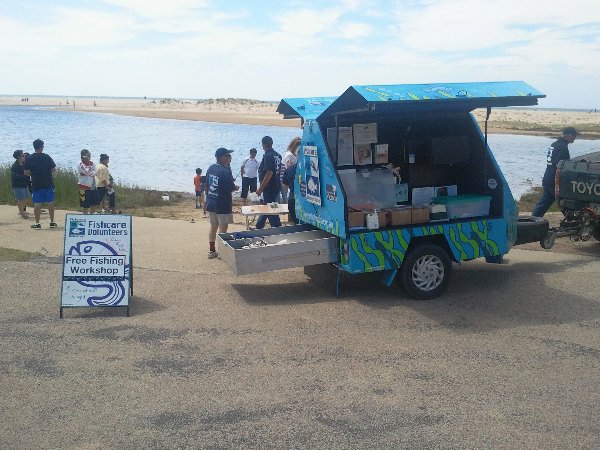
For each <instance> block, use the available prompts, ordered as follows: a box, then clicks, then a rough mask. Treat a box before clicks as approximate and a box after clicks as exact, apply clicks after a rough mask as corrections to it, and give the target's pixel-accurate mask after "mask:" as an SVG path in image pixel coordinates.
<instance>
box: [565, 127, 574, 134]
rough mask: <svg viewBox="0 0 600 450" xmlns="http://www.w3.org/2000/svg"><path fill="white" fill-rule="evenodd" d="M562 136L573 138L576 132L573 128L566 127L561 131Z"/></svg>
mask: <svg viewBox="0 0 600 450" xmlns="http://www.w3.org/2000/svg"><path fill="white" fill-rule="evenodd" d="M563 134H570V135H573V136H577V130H576V129H575V128H573V127H567V128H565V129H564V130H563Z"/></svg>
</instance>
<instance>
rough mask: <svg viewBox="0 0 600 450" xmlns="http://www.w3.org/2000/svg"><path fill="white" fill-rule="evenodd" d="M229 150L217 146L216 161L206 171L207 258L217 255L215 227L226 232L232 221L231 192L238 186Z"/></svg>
mask: <svg viewBox="0 0 600 450" xmlns="http://www.w3.org/2000/svg"><path fill="white" fill-rule="evenodd" d="M231 152H233V150H227V149H226V148H223V147H221V148H218V149H217V151H216V152H215V158H216V159H217V163H216V164H213V165H212V166H210V167H209V168H208V170H207V171H206V210H207V211H208V217H209V220H210V231H209V232H208V244H209V251H208V258H209V259H212V258H216V257H217V256H219V254H218V253H217V249H216V247H215V241H216V239H217V229H218V230H219V233H226V232H227V227H228V226H229V224H230V223H233V210H232V203H233V202H232V198H231V193H232V192H233V191H237V190H238V189H239V187H238V186H236V185H235V183H234V182H233V174H232V173H231Z"/></svg>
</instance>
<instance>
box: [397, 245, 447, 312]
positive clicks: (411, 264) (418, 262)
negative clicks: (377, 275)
mask: <svg viewBox="0 0 600 450" xmlns="http://www.w3.org/2000/svg"><path fill="white" fill-rule="evenodd" d="M451 273H452V261H450V258H449V257H448V254H447V253H446V251H445V250H444V249H443V248H441V247H440V246H438V245H435V244H422V245H419V246H417V247H415V248H413V249H412V251H411V252H410V253H409V254H408V255H407V256H406V257H405V258H404V261H403V263H402V266H401V267H400V272H399V273H398V282H399V283H400V285H401V286H402V287H403V288H404V290H405V291H406V293H407V294H408V295H410V296H411V297H413V298H415V299H417V300H429V299H432V298H436V297H438V296H439V295H440V294H441V293H442V292H443V291H444V289H446V286H447V284H448V280H449V279H450V274H451Z"/></svg>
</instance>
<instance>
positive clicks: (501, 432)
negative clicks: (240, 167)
mask: <svg viewBox="0 0 600 450" xmlns="http://www.w3.org/2000/svg"><path fill="white" fill-rule="evenodd" d="M57 219H58V222H59V229H57V230H50V229H48V228H47V223H48V222H49V220H48V219H47V217H46V218H45V219H44V220H43V221H42V222H43V225H44V226H45V228H44V229H42V230H31V229H29V222H27V221H24V220H22V219H19V218H17V217H16V207H12V206H11V207H8V206H0V248H9V249H18V250H22V251H27V252H32V253H35V254H36V255H33V256H32V257H31V258H25V259H26V260H25V261H15V260H12V259H18V258H16V257H14V258H13V257H12V256H10V254H9V256H5V257H4V259H3V260H0V299H1V302H0V304H1V306H2V307H1V308H0V324H1V325H0V333H1V338H0V405H1V406H0V448H7V449H22V448H85V449H95V448H103V449H104V448H277V449H280V448H390V447H393V448H511V449H513V448H544V449H547V448H590V449H592V448H600V425H599V422H598V417H600V370H599V369H600V298H599V297H600V296H599V290H600V289H599V287H600V281H599V280H600V259H599V258H598V257H597V256H594V255H589V254H584V255H578V254H563V253H557V252H552V251H550V252H548V251H530V250H520V249H514V250H513V251H511V252H510V253H509V255H507V258H506V262H505V264H502V265H488V264H485V263H482V262H480V261H472V262H469V263H465V264H462V265H461V266H458V265H455V266H454V273H453V277H452V280H451V284H450V286H449V289H448V291H447V292H446V293H445V295H444V296H443V297H442V298H440V299H437V300H434V301H427V302H419V301H414V300H411V299H409V298H408V297H407V296H406V295H405V294H403V293H402V291H401V290H400V289H399V288H398V287H396V286H393V287H391V288H386V287H384V286H383V285H380V284H379V283H378V282H377V281H376V280H374V279H372V278H369V277H356V278H352V279H344V280H343V285H342V295H341V297H340V298H336V297H335V296H334V295H333V286H332V285H328V286H326V287H323V286H321V285H318V284H316V283H314V282H312V281H311V280H309V279H308V278H307V277H306V276H305V275H304V274H303V271H302V269H301V268H299V269H289V270H285V271H278V272H270V273H265V274H260V275H255V276H244V277H235V276H233V275H231V273H230V272H229V270H228V269H227V267H226V266H225V264H224V262H223V261H221V260H218V259H215V260H208V259H207V258H206V250H207V248H206V247H207V242H206V241H207V237H206V236H207V223H206V222H205V221H202V222H196V223H188V222H183V221H174V220H161V219H149V218H134V219H133V230H134V237H133V243H134V263H135V265H134V291H135V292H134V294H135V295H134V297H133V299H132V301H131V317H129V318H128V317H124V314H123V311H122V310H109V309H76V310H67V311H66V312H65V318H64V319H62V320H60V319H59V318H58V306H59V296H60V277H61V255H62V246H63V234H64V227H63V224H64V219H63V216H62V213H60V212H59V213H58V214H57ZM237 228H239V226H237ZM587 244H588V245H590V246H594V245H596V246H599V245H600V244H598V243H597V242H593V243H592V242H588V243H587ZM21 259H22V258H21Z"/></svg>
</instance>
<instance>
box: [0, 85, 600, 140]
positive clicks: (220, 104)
mask: <svg viewBox="0 0 600 450" xmlns="http://www.w3.org/2000/svg"><path fill="white" fill-rule="evenodd" d="M23 98H24V97H21V96H0V106H44V107H53V108H57V109H63V110H73V109H75V110H77V111H87V112H96V113H110V114H121V115H126V116H136V117H153V118H163V119H178V120H198V121H205V122H221V123H237V124H250V125H269V126H283V127H299V126H300V120H299V119H283V116H282V115H280V114H279V113H277V112H276V109H277V105H278V102H276V101H275V102H270V101H261V100H251V99H232V98H230V99H208V100H192V99H164V98H163V99H150V98H148V99H144V98H106V97H81V98H68V97H28V99H29V101H28V102H24V101H22V99H23ZM67 102H68V104H67ZM485 114H486V111H485V110H476V111H475V117H476V118H477V120H478V121H479V122H480V124H483V122H484V120H485ZM566 126H574V127H575V128H578V129H579V130H580V138H584V139H600V112H587V111H569V110H545V109H516V108H495V109H493V110H492V114H491V116H490V119H489V122H488V130H489V132H490V133H513V134H532V135H550V136H555V135H558V134H559V133H560V130H562V128H564V127H566ZM482 128H483V126H482Z"/></svg>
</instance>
